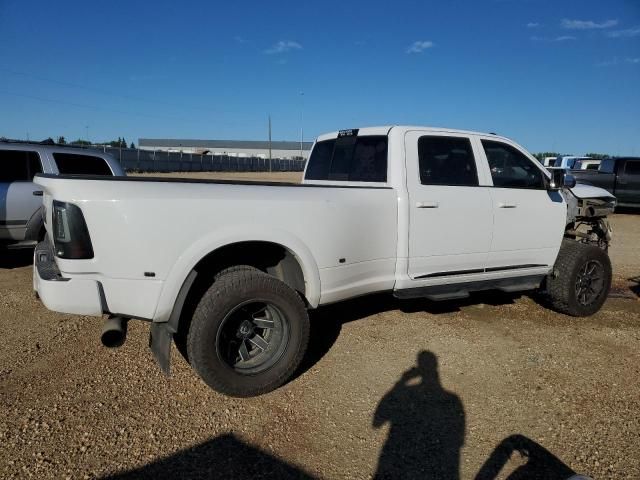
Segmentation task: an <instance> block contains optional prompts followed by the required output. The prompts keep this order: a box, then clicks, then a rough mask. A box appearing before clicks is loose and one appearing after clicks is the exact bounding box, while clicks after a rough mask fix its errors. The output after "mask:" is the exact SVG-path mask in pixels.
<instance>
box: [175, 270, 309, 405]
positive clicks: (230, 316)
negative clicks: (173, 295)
mask: <svg viewBox="0 0 640 480" xmlns="http://www.w3.org/2000/svg"><path fill="white" fill-rule="evenodd" d="M308 341H309V317H308V315H307V310H306V308H305V305H304V303H303V301H302V299H301V298H300V296H299V295H298V293H297V292H296V291H295V290H293V289H292V288H291V287H289V286H288V285H286V284H285V283H284V282H281V281H280V280H278V279H277V278H275V277H273V276H271V275H267V274H266V273H263V272H261V271H259V270H257V269H255V268H252V267H248V266H239V267H233V268H231V269H229V270H226V271H224V272H221V273H220V274H219V275H218V276H216V279H215V281H214V283H213V284H212V286H211V287H210V288H209V290H207V292H206V293H205V294H204V296H203V297H202V299H201V300H200V302H199V303H198V306H197V307H196V310H195V312H194V315H193V318H192V321H191V325H190V327H189V332H188V335H187V352H188V358H189V361H190V363H191V365H192V366H193V368H194V369H195V370H196V372H197V373H198V374H199V375H200V377H201V378H202V379H203V380H204V381H205V383H206V384H207V385H209V386H210V387H211V388H213V389H214V390H217V391H219V392H221V393H225V394H227V395H232V396H236V397H249V396H255V395H260V394H262V393H266V392H269V391H271V390H274V389H275V388H277V387H279V386H280V385H282V384H283V383H284V382H286V381H287V380H288V379H289V378H290V377H291V376H292V375H293V374H294V373H295V371H296V369H297V368H298V366H299V365H300V362H301V361H302V359H303V357H304V354H305V351H306V348H307V344H308Z"/></svg>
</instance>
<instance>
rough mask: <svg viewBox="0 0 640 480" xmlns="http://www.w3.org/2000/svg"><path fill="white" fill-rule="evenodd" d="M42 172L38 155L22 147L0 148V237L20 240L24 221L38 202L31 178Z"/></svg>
mask: <svg viewBox="0 0 640 480" xmlns="http://www.w3.org/2000/svg"><path fill="white" fill-rule="evenodd" d="M40 172H42V164H41V161H40V156H39V155H38V154H37V153H36V152H30V151H26V150H0V240H5V241H7V240H9V241H22V240H24V236H25V233H26V230H27V222H28V221H29V219H30V218H31V217H32V216H33V214H34V213H36V211H37V210H38V208H40V206H41V205H42V196H38V195H37V194H35V195H34V192H39V191H40V190H41V189H40V187H38V186H37V185H36V184H35V183H33V182H32V180H33V177H34V175H35V174H36V173H40Z"/></svg>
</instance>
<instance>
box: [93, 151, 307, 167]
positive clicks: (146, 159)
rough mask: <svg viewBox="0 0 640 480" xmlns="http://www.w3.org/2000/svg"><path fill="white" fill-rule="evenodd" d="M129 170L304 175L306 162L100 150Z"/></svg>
mask: <svg viewBox="0 0 640 480" xmlns="http://www.w3.org/2000/svg"><path fill="white" fill-rule="evenodd" d="M101 150H103V151H104V152H106V153H110V154H111V155H112V156H113V157H115V158H116V159H117V160H118V161H119V162H120V165H122V168H124V169H125V170H126V171H136V172H271V171H272V172H301V171H303V170H304V166H305V160H293V159H287V158H272V159H271V160H269V159H268V158H259V157H232V156H229V155H213V154H196V153H182V152H165V151H149V150H140V149H137V148H115V147H101Z"/></svg>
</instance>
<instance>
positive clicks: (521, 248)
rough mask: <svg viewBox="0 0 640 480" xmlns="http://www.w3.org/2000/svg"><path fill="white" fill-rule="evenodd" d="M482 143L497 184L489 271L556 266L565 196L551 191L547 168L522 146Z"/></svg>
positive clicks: (485, 139)
mask: <svg viewBox="0 0 640 480" xmlns="http://www.w3.org/2000/svg"><path fill="white" fill-rule="evenodd" d="M479 140H480V144H481V148H482V151H483V154H484V155H485V157H486V160H487V163H488V166H489V171H490V175H491V181H492V183H493V188H490V189H488V190H489V191H490V194H491V203H492V209H493V238H492V240H491V249H490V252H489V256H488V259H487V272H491V271H496V272H497V271H511V272H512V273H514V271H517V270H523V271H527V270H531V269H535V268H539V269H540V268H543V267H550V266H552V265H553V264H554V263H555V259H556V256H557V254H558V250H559V248H560V243H561V242H562V238H563V236H564V229H565V225H566V215H567V206H566V203H565V201H564V198H563V197H562V195H561V194H560V192H558V191H548V190H547V180H546V175H544V173H543V171H542V167H540V166H539V164H538V162H536V161H535V160H532V159H531V158H529V157H528V156H527V155H526V154H525V153H524V152H523V151H521V150H520V149H519V148H516V146H514V145H511V144H508V143H506V142H504V141H501V140H498V139H496V138H491V137H481V138H480V139H479Z"/></svg>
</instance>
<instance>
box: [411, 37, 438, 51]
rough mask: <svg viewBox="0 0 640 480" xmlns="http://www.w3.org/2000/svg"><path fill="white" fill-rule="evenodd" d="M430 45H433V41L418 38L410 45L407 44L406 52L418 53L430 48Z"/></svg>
mask: <svg viewBox="0 0 640 480" xmlns="http://www.w3.org/2000/svg"><path fill="white" fill-rule="evenodd" d="M432 47H433V42H431V41H428V40H418V41H415V42H413V43H412V44H411V45H409V48H407V53H420V52H422V51H424V50H426V49H427V48H432Z"/></svg>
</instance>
